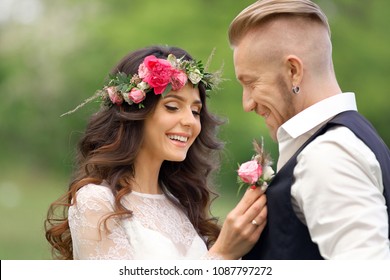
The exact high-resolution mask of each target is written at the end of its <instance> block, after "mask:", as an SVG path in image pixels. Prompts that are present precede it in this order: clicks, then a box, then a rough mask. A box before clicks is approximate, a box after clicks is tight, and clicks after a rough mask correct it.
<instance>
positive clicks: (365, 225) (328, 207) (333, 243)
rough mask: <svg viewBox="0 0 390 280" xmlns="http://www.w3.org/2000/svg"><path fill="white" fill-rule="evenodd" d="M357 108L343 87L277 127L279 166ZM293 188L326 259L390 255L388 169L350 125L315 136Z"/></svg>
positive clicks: (297, 168) (299, 212) (300, 163)
mask: <svg viewBox="0 0 390 280" xmlns="http://www.w3.org/2000/svg"><path fill="white" fill-rule="evenodd" d="M348 110H357V108H356V101H355V95H354V94H353V93H342V94H337V95H335V96H332V97H330V98H327V99H325V100H323V101H321V102H318V103H316V104H315V105H313V106H311V107H309V108H307V109H305V110H304V111H302V112H300V113H299V114H297V115H296V116H294V117H293V118H291V119H290V120H288V121H287V122H286V123H284V124H283V125H282V126H281V127H280V128H279V129H278V132H277V138H278V143H279V160H278V164H277V169H278V170H280V168H282V166H283V165H284V164H285V163H286V162H287V161H288V160H289V159H290V158H291V156H292V155H293V154H294V153H295V152H296V151H297V150H298V148H299V147H300V146H301V145H302V144H303V143H305V142H306V141H307V140H308V139H309V138H310V136H312V135H313V134H314V133H315V132H316V131H317V130H318V129H319V128H320V127H321V126H322V125H324V124H325V123H326V122H327V121H328V120H329V119H331V118H332V117H334V116H335V115H337V114H338V113H341V112H344V111H348ZM294 177H295V182H294V184H293V185H292V188H291V196H292V203H293V205H294V209H295V211H296V213H297V216H298V217H299V218H300V219H301V220H302V222H304V223H305V224H306V225H307V226H308V229H309V232H310V235H311V237H312V240H313V242H315V243H316V244H318V247H319V250H320V253H321V255H322V257H324V258H325V259H390V245H389V238H388V232H389V223H388V214H387V210H386V209H387V208H386V203H385V198H384V196H383V182H382V172H381V169H380V165H379V162H378V161H377V159H376V157H375V155H374V153H373V152H372V151H371V150H370V149H369V148H368V147H367V146H366V145H365V144H364V143H363V142H362V141H361V140H360V139H359V138H357V137H356V136H355V134H354V133H353V132H352V131H350V130H349V129H348V128H346V127H342V126H340V127H335V128H332V129H330V130H328V132H327V133H325V134H323V135H321V136H318V137H317V138H316V139H315V140H313V141H312V142H311V143H310V144H309V145H308V146H307V147H306V148H305V149H304V150H303V151H302V152H301V153H300V155H299V156H298V157H297V165H296V166H295V169H294Z"/></svg>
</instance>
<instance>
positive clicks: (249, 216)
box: [209, 188, 267, 259]
mask: <svg viewBox="0 0 390 280" xmlns="http://www.w3.org/2000/svg"><path fill="white" fill-rule="evenodd" d="M266 219H267V206H266V196H265V194H264V193H263V191H262V190H261V188H256V189H251V188H249V189H248V190H247V191H246V192H245V194H244V196H243V198H242V199H241V200H240V202H239V203H238V204H237V206H236V207H235V208H234V209H233V210H232V211H231V212H230V213H229V214H228V215H227V217H226V220H225V222H224V224H223V226H222V229H221V233H220V234H219V237H218V239H217V241H216V242H215V244H214V245H213V247H212V248H210V250H209V252H210V253H211V254H216V255H218V256H220V257H222V258H224V259H239V258H241V257H242V256H243V255H245V254H246V253H248V252H249V250H250V249H252V247H253V246H254V244H255V243H256V241H257V240H258V239H259V237H260V234H261V232H262V231H263V229H264V227H265V224H266Z"/></svg>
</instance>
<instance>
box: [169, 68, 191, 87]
mask: <svg viewBox="0 0 390 280" xmlns="http://www.w3.org/2000/svg"><path fill="white" fill-rule="evenodd" d="M187 80H188V78H187V75H186V73H184V72H183V71H180V70H175V71H174V72H173V73H172V78H171V81H172V89H173V90H180V89H181V88H182V87H184V86H185V84H186V83H187Z"/></svg>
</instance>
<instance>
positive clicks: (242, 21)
mask: <svg viewBox="0 0 390 280" xmlns="http://www.w3.org/2000/svg"><path fill="white" fill-rule="evenodd" d="M284 16H290V17H291V16H292V17H300V18H304V19H307V20H309V21H317V22H319V23H321V24H322V25H323V26H324V27H325V28H326V30H327V32H328V34H329V36H330V27H329V23H328V19H327V17H326V15H325V14H324V12H323V11H322V10H321V8H320V7H319V6H318V5H317V4H315V3H313V2H312V1H309V0H260V1H257V2H255V3H253V4H252V5H250V6H248V7H247V8H245V9H244V10H243V11H242V12H241V13H240V14H238V15H237V17H236V18H235V19H234V20H233V21H232V23H231V24H230V26H229V31H228V36H229V43H230V45H231V46H232V47H234V46H237V45H238V44H239V42H240V41H241V39H242V38H243V37H244V36H245V35H246V34H247V33H248V32H249V31H251V30H253V29H255V28H256V27H259V26H261V25H262V24H264V23H265V22H268V21H270V20H272V19H275V18H278V17H284Z"/></svg>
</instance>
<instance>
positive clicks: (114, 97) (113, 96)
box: [106, 86, 123, 105]
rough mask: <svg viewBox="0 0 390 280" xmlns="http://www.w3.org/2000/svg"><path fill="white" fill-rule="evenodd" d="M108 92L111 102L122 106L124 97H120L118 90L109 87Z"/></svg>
mask: <svg viewBox="0 0 390 280" xmlns="http://www.w3.org/2000/svg"><path fill="white" fill-rule="evenodd" d="M106 92H107V93H108V97H109V98H110V100H111V102H112V103H114V104H116V105H121V104H122V102H123V97H122V96H121V95H119V93H118V91H117V90H116V87H115V86H112V87H107V88H106Z"/></svg>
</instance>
